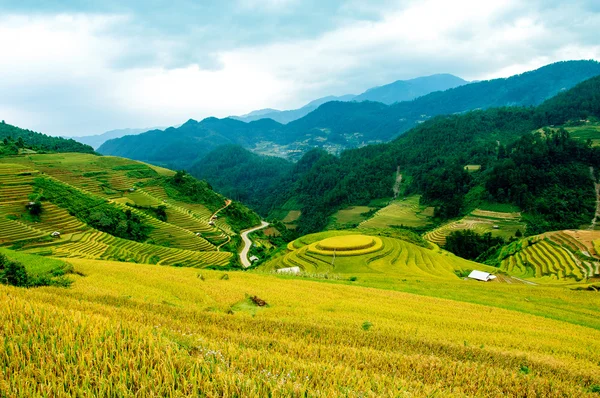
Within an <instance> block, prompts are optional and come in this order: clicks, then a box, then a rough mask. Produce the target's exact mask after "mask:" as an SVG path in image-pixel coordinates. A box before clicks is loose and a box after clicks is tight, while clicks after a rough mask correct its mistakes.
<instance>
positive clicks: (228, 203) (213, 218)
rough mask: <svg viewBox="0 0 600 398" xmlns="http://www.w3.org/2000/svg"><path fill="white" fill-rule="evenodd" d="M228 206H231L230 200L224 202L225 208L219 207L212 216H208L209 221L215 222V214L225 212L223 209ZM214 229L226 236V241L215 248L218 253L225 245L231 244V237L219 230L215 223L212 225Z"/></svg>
mask: <svg viewBox="0 0 600 398" xmlns="http://www.w3.org/2000/svg"><path fill="white" fill-rule="evenodd" d="M230 204H231V200H230V199H227V200H225V206H223V207H221V208H220V209H219V210H217V211H215V212H214V213H213V215H212V216H210V219H211V221H213V222H214V220H216V217H217V214H219V212H221V211H222V210H225V209H226V208H227V207H228V206H229V205H230ZM214 227H215V228H216V229H218V230H219V231H221V232H222V233H223V234H225V236H227V240H226V241H225V242H223V243H221V244H220V245H219V246H217V251H218V252H220V251H221V248H222V247H223V246H225V245H226V244H228V243H229V242H231V236H229V234H228V233H227V232H225V231H223V230H222V229H221V228H220V227H219V226H218V225H217V223H216V222H215V225H214Z"/></svg>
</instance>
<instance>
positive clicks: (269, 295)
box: [0, 259, 600, 398]
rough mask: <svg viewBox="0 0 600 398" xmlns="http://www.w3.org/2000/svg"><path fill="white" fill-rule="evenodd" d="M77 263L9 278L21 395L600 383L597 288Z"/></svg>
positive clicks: (8, 364)
mask: <svg viewBox="0 0 600 398" xmlns="http://www.w3.org/2000/svg"><path fill="white" fill-rule="evenodd" d="M69 262H70V263H71V264H72V265H73V267H74V268H75V270H76V271H78V272H80V273H81V274H83V275H85V276H73V277H72V278H73V279H74V283H73V285H72V287H71V288H69V289H58V288H54V287H51V288H39V289H18V288H13V287H7V286H1V285H0V325H2V327H3V335H4V336H3V347H4V352H6V353H10V355H0V386H2V387H1V389H2V391H3V392H4V393H5V394H6V395H7V396H24V397H30V396H82V397H92V396H111V397H113V396H114V397H129V396H136V395H137V396H157V397H158V396H160V397H163V396H164V397H177V396H207V397H226V396H240V397H269V396H272V397H288V396H290V397H291V396H308V397H313V396H314V397H338V396H339V397H390V398H391V397H399V396H400V397H402V396H407V397H412V396H418V397H425V396H430V397H432V396H439V397H499V396H511V397H526V396H527V397H549V398H555V397H597V393H595V392H594V391H595V389H596V386H598V385H600V364H599V363H598V352H600V323H599V321H598V320H599V319H600V317H599V316H598V315H599V314H600V302H599V301H598V297H597V294H596V293H592V292H573V291H566V289H557V288H552V287H541V286H538V287H531V286H528V285H519V286H517V285H508V284H480V283H475V282H473V283H470V282H465V281H461V280H458V279H456V280H454V281H451V280H445V279H441V278H437V280H434V281H432V282H427V281H421V282H416V281H414V282H413V283H411V284H404V283H403V282H400V283H399V284H398V286H399V288H403V287H404V286H406V288H407V290H408V289H417V288H420V289H421V290H419V291H424V292H430V294H437V293H439V292H441V291H447V292H449V294H452V295H455V296H456V298H454V299H449V298H446V297H444V298H439V297H431V296H428V295H427V294H411V293H408V292H404V291H395V290H392V289H377V288H372V287H360V286H351V285H348V284H349V283H350V282H344V284H342V282H340V283H336V282H332V283H325V282H319V281H314V280H299V279H298V278H295V277H292V276H275V275H262V274H258V273H251V272H228V278H226V279H225V278H223V275H224V273H223V272H217V271H207V270H202V271H201V275H202V279H200V278H199V277H198V274H199V272H198V270H195V269H189V268H173V267H157V266H151V265H143V264H131V263H123V262H101V261H94V260H86V259H72V260H70V261H69ZM359 280H362V279H359ZM248 295H252V296H257V297H259V298H260V299H262V300H264V301H266V303H267V304H268V305H267V306H264V307H257V306H255V305H253V304H251V302H250V300H249V299H247V298H246V297H248ZM465 297H466V299H465ZM471 299H473V300H479V301H480V303H479V302H477V303H473V302H469V301H467V300H471ZM540 315H542V316H540Z"/></svg>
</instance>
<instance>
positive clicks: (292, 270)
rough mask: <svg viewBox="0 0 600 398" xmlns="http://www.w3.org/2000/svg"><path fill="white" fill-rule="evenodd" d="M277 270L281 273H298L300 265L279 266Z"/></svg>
mask: <svg viewBox="0 0 600 398" xmlns="http://www.w3.org/2000/svg"><path fill="white" fill-rule="evenodd" d="M277 272H278V273H280V274H298V273H300V267H290V268H279V269H278V270H277Z"/></svg>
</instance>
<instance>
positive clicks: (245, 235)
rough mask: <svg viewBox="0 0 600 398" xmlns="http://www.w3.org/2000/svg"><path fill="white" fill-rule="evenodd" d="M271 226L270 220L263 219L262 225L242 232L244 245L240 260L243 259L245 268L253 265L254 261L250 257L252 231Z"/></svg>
mask: <svg viewBox="0 0 600 398" xmlns="http://www.w3.org/2000/svg"><path fill="white" fill-rule="evenodd" d="M268 226H269V223H268V222H265V221H261V223H260V225H259V226H258V227H256V228H252V229H249V230H247V231H244V232H242V241H243V242H244V247H243V248H242V251H241V253H240V260H241V261H242V266H243V267H244V268H248V267H249V266H251V265H252V262H251V261H250V260H249V259H248V252H249V251H250V247H252V241H251V240H250V238H249V237H248V235H250V234H251V233H252V232H255V231H258V230H261V229H263V228H266V227H268Z"/></svg>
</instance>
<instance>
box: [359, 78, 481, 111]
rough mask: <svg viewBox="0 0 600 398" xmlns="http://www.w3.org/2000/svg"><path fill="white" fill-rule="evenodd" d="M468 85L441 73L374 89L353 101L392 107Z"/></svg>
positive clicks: (466, 82) (459, 79)
mask: <svg viewBox="0 0 600 398" xmlns="http://www.w3.org/2000/svg"><path fill="white" fill-rule="evenodd" d="M468 83H469V82H468V81H466V80H464V79H461V78H460V77H457V76H454V75H451V74H448V73H441V74H436V75H431V76H423V77H417V78H415V79H410V80H397V81H395V82H393V83H390V84H386V85H384V86H380V87H373V88H370V89H368V90H367V91H365V92H364V93H362V94H360V95H357V96H356V97H354V98H353V101H357V102H362V101H374V102H382V103H384V104H387V105H391V104H393V103H396V102H401V101H411V100H413V99H415V98H418V97H422V96H424V95H427V94H429V93H433V92H435V91H445V90H448V89H451V88H455V87H459V86H463V85H465V84H468Z"/></svg>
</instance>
